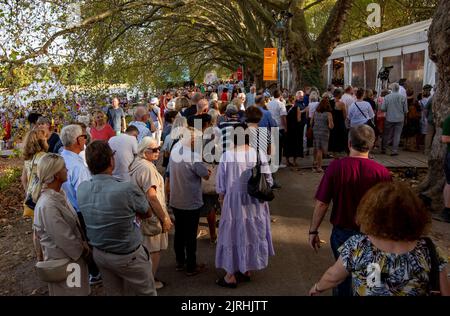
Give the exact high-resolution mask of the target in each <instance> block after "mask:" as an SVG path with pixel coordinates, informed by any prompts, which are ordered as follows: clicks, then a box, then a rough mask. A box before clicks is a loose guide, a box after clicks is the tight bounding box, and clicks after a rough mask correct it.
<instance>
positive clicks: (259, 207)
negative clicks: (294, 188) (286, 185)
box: [216, 125, 274, 288]
mask: <svg viewBox="0 0 450 316" xmlns="http://www.w3.org/2000/svg"><path fill="white" fill-rule="evenodd" d="M240 127H241V128H239V127H238V128H237V129H235V135H236V134H238V133H239V131H241V132H242V133H243V132H244V129H243V128H245V125H244V126H242V125H241V126H240ZM247 134H248V133H247ZM239 136H240V135H239ZM239 136H238V137H236V136H235V137H234V144H235V147H234V148H231V149H230V150H228V151H226V152H225V153H224V154H223V155H222V157H221V159H220V164H219V167H218V170H217V177H216V179H217V180H216V191H217V193H218V194H219V201H220V202H221V203H222V214H221V217H220V225H219V238H218V242H217V247H216V267H217V268H222V269H224V270H225V271H226V275H225V276H224V277H223V278H220V279H218V280H217V281H216V283H217V284H218V285H220V286H223V287H229V288H235V287H236V286H237V279H240V280H242V281H249V280H250V271H255V270H261V269H264V268H266V267H267V265H268V261H269V256H273V255H274V250H273V245H272V235H271V232H270V213H269V204H268V203H267V202H263V203H261V202H260V201H259V200H258V199H255V198H253V197H251V196H250V195H249V194H248V193H247V183H248V180H249V179H250V175H251V170H252V168H253V167H254V166H255V165H256V159H257V153H256V150H255V149H253V148H251V147H250V146H249V136H248V135H247V137H244V136H242V137H239ZM244 139H245V141H244ZM258 155H259V159H260V161H261V163H262V166H261V172H262V173H263V174H264V175H265V177H266V179H267V180H268V182H269V183H270V185H272V184H273V181H272V175H271V170H270V167H269V164H268V161H267V158H266V155H265V154H264V153H263V152H262V151H259V154H258Z"/></svg>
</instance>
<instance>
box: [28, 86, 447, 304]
mask: <svg viewBox="0 0 450 316" xmlns="http://www.w3.org/2000/svg"><path fill="white" fill-rule="evenodd" d="M391 88H392V91H391V92H389V93H388V92H387V91H384V92H383V93H382V96H381V97H380V98H377V97H376V95H375V94H374V92H373V91H370V90H364V89H353V88H352V87H347V88H346V89H345V90H344V91H343V90H341V89H339V88H334V87H329V89H328V90H327V91H326V92H325V93H323V94H320V93H319V91H318V90H317V89H316V88H307V89H305V91H298V92H297V93H296V94H295V97H294V96H290V95H289V94H288V93H287V92H286V91H283V92H282V91H280V90H275V91H273V93H270V92H269V91H268V90H264V89H260V90H258V89H257V87H255V86H251V87H250V88H249V89H248V93H247V89H246V88H245V87H244V85H243V83H242V82H241V83H230V82H228V83H224V82H219V83H218V84H217V85H209V86H207V85H202V86H201V87H199V88H197V89H189V88H183V89H178V90H168V91H164V92H163V93H162V94H161V95H160V97H159V98H158V97H151V98H147V99H145V100H144V101H145V102H144V103H142V104H140V105H138V106H135V107H133V108H131V109H128V110H127V111H124V109H123V108H122V107H121V105H120V101H119V100H118V99H117V98H113V99H112V102H111V106H110V107H108V108H94V109H91V115H90V116H89V117H86V116H84V115H83V116H80V117H79V118H78V120H77V121H76V122H70V123H68V124H66V125H65V126H64V127H62V129H61V130H58V129H57V128H56V127H55V126H54V125H53V124H52V122H54V120H53V118H52V117H48V115H47V116H45V115H44V116H40V115H39V114H35V113H33V114H32V115H29V117H28V119H29V121H30V131H29V132H28V133H27V135H26V137H25V139H24V145H23V155H24V160H25V167H24V169H23V170H24V171H23V175H22V184H23V186H24V189H25V199H24V216H29V217H32V218H33V228H34V229H33V231H34V232H33V240H34V244H35V249H36V255H37V259H38V264H37V265H36V268H37V271H38V275H39V277H40V278H41V279H42V280H43V281H46V282H48V284H49V292H50V295H88V294H89V293H90V285H94V284H97V283H100V282H103V288H104V290H105V293H106V294H107V295H156V294H157V291H159V290H161V289H162V288H164V287H165V286H167V285H166V283H165V282H164V281H163V280H161V279H160V278H159V276H158V268H159V265H160V259H161V256H163V255H164V252H165V251H167V249H168V247H169V236H168V233H169V232H170V231H172V230H173V229H174V238H173V247H174V252H175V262H174V270H176V271H179V272H184V273H185V275H186V276H188V277H193V276H195V275H198V274H199V273H202V272H204V271H206V270H207V265H205V264H204V263H200V262H198V261H197V239H198V237H199V236H200V235H201V234H200V232H201V230H200V229H199V219H200V217H206V218H207V221H208V227H209V235H210V242H211V244H213V245H215V249H216V254H215V267H216V268H219V269H223V270H225V275H224V276H223V277H221V278H219V279H217V280H216V284H217V285H219V286H222V287H227V288H236V287H237V286H238V284H239V283H240V282H248V281H250V280H251V279H252V273H253V272H255V271H258V270H262V269H265V268H266V267H267V266H268V262H269V258H270V257H271V256H273V255H274V254H275V251H274V247H273V243H272V234H271V217H270V210H269V203H268V200H264V199H261V198H256V197H255V195H254V194H253V193H252V192H250V191H249V180H250V179H252V177H254V176H255V172H257V173H259V175H260V177H261V178H262V179H263V180H264V183H266V184H267V185H268V187H269V190H272V189H279V188H281V186H280V184H279V183H277V182H276V173H277V172H278V169H280V168H283V167H286V166H287V165H289V166H298V165H297V158H299V157H303V156H304V155H306V154H309V149H310V148H313V150H312V154H313V155H314V171H316V172H324V170H323V168H322V167H323V165H322V161H323V157H324V156H326V155H328V154H329V152H332V153H333V156H335V157H339V153H345V156H346V157H343V158H341V159H336V160H334V161H333V162H332V163H331V164H330V165H329V167H328V168H327V169H326V172H325V174H324V175H323V178H322V181H321V183H320V185H319V187H318V190H317V193H316V201H317V202H316V206H315V209H314V213H313V217H312V220H311V226H310V231H309V243H310V245H311V247H312V248H314V249H315V250H317V249H318V248H320V246H321V240H320V238H319V231H318V230H319V227H320V225H321V223H322V221H323V219H324V217H325V214H326V212H327V210H328V206H329V205H330V204H331V202H332V205H333V209H332V214H331V223H332V225H333V232H332V235H331V248H332V250H333V254H334V256H335V258H336V260H337V261H336V264H335V265H334V266H333V267H331V268H330V270H329V271H327V272H326V274H325V275H324V277H323V278H322V279H321V280H320V281H319V282H317V283H316V284H315V285H314V286H313V288H312V289H311V292H310V294H311V295H316V294H319V293H321V292H323V291H325V290H327V289H330V288H336V289H335V294H337V295H352V294H353V295H405V294H407V295H428V294H430V292H431V290H432V291H440V292H441V294H442V295H450V288H449V285H448V280H447V270H446V259H445V258H444V257H443V256H442V254H441V253H440V252H439V251H436V248H435V247H434V245H433V244H432V243H429V241H428V239H426V238H425V239H424V238H422V237H423V235H424V234H425V233H426V231H427V230H426V229H427V228H428V224H429V223H430V218H429V212H428V211H427V210H426V209H425V207H424V206H423V204H422V202H421V201H420V200H419V199H417V198H416V197H415V196H414V194H413V193H412V191H411V190H410V189H409V188H406V187H404V186H401V185H400V184H396V183H392V179H391V175H390V173H389V171H388V170H387V169H386V168H385V167H383V166H382V165H380V164H378V163H376V162H375V161H374V160H372V159H370V152H371V151H372V150H373V149H374V147H375V146H376V145H378V146H379V147H380V150H381V151H385V150H386V149H387V146H388V145H391V143H392V151H391V155H397V154H398V145H399V141H400V136H401V134H402V133H405V132H406V130H408V128H409V127H408V126H410V125H414V124H416V125H417V124H419V125H418V126H419V128H415V129H414V131H415V132H416V133H419V132H420V129H421V127H422V125H421V124H422V122H423V121H424V120H422V116H424V117H425V118H426V119H425V121H427V119H428V112H426V111H427V110H426V104H428V103H429V102H428V101H426V100H424V98H428V97H429V94H428V92H426V91H428V90H427V89H428V87H424V92H423V94H422V96H423V98H422V99H420V102H421V104H425V106H423V109H420V110H419V106H417V108H416V109H417V113H421V114H420V115H421V116H420V118H419V116H418V115H419V114H417V115H416V116H417V117H414V118H413V117H412V116H411V118H409V117H408V115H410V113H411V109H410V107H411V106H413V105H412V104H414V106H416V103H415V102H412V101H410V99H409V98H407V97H404V96H403V95H402V93H401V91H400V86H399V85H398V84H393V85H392V87H391ZM409 94H410V92H408V96H409ZM420 106H421V105H420ZM428 109H430V108H428ZM424 111H425V112H424ZM384 113H385V114H384ZM30 116H31V118H30ZM130 116H132V118H131V119H130ZM405 119H406V123H405ZM404 124H405V128H403V125H404ZM408 124H409V125H408ZM416 125H415V126H416ZM449 126H450V123H449ZM416 127H417V126H416ZM411 130H413V128H411ZM449 130H450V129H449ZM380 136H382V137H381V140H380ZM416 136H418V135H413V134H410V133H407V137H408V140H410V139H412V138H414V140H416V139H419V137H416ZM449 137H450V136H449ZM449 142H450V141H449ZM414 144H415V145H416V146H417V145H418V144H420V142H418V141H415V142H414ZM343 156H344V155H343ZM283 157H284V158H285V160H284V161H283ZM255 170H256V171H255ZM380 196H383V198H380ZM405 197H408V201H405V200H404V199H405ZM409 197H410V198H409ZM219 213H220V219H219V221H217V215H218V214H219ZM217 223H218V230H216V225H217ZM434 259H436V260H434ZM435 261H437V262H438V265H437V267H436V266H435V265H434V262H435ZM373 262H375V263H376V262H378V263H379V264H383V266H382V267H380V269H381V270H380V271H382V278H381V279H380V278H378V279H376V282H375V283H376V286H375V287H374V286H373V284H372V283H373V282H372V283H370V282H369V281H368V277H367V276H368V272H367V265H370V263H373ZM69 263H76V264H78V265H79V266H80V267H81V269H80V271H81V278H82V282H81V286H80V287H69V286H68V285H67V283H66V280H65V279H64V278H63V275H64V273H62V275H61V274H57V273H56V272H55V271H58V270H64V269H65V268H66V267H67V265H68V264H69ZM436 269H437V270H438V272H437V273H438V274H439V277H440V287H439V288H438V289H435V288H433V289H431V285H432V284H431V283H432V282H431V279H430V277H429V272H430V270H433V271H435V270H436ZM368 282H369V283H368ZM377 282H378V283H377Z"/></svg>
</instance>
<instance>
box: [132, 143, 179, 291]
mask: <svg viewBox="0 0 450 316" xmlns="http://www.w3.org/2000/svg"><path fill="white" fill-rule="evenodd" d="M160 150H161V147H159V146H158V142H157V140H156V139H154V138H151V137H144V138H143V139H142V141H141V143H140V144H139V147H138V155H137V157H136V159H135V160H134V162H133V163H132V164H131V166H130V178H131V180H130V181H131V182H132V183H134V184H136V185H137V186H138V187H139V188H141V190H142V191H143V192H144V194H145V195H146V197H147V200H148V202H149V204H150V206H151V208H152V211H153V215H152V217H151V218H149V219H145V220H143V221H142V223H141V231H142V234H143V237H144V239H143V244H144V246H145V247H146V248H147V249H148V251H149V252H150V255H151V259H152V270H153V276H155V274H156V272H157V270H158V265H159V260H160V257H161V250H166V249H167V247H168V244H169V240H168V231H169V230H170V229H171V228H172V221H171V219H170V216H169V213H168V212H167V207H166V197H165V192H164V179H163V177H162V176H161V174H160V173H159V172H158V170H157V169H156V166H155V165H154V162H155V161H157V160H158V158H159V152H160ZM155 286H156V289H157V290H159V289H161V288H163V287H164V282H162V281H160V280H158V279H157V278H156V277H155Z"/></svg>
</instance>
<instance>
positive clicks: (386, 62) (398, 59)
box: [383, 56, 402, 82]
mask: <svg viewBox="0 0 450 316" xmlns="http://www.w3.org/2000/svg"><path fill="white" fill-rule="evenodd" d="M383 66H384V67H389V66H394V68H392V69H391V72H390V74H389V82H398V81H399V80H400V79H401V76H402V56H392V57H384V58H383Z"/></svg>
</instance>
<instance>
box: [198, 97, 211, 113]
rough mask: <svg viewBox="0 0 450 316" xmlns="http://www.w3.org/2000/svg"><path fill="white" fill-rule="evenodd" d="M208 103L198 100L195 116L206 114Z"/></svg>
mask: <svg viewBox="0 0 450 316" xmlns="http://www.w3.org/2000/svg"><path fill="white" fill-rule="evenodd" d="M208 110H209V102H208V100H206V99H200V100H199V101H198V102H197V114H203V113H208Z"/></svg>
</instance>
